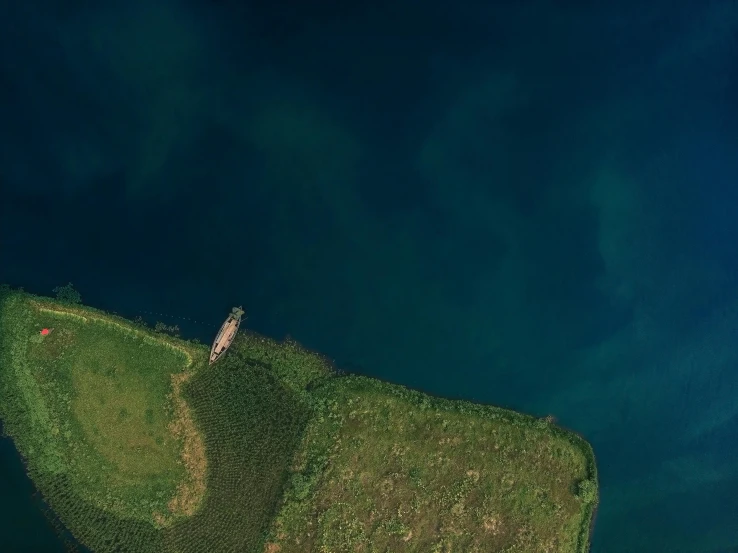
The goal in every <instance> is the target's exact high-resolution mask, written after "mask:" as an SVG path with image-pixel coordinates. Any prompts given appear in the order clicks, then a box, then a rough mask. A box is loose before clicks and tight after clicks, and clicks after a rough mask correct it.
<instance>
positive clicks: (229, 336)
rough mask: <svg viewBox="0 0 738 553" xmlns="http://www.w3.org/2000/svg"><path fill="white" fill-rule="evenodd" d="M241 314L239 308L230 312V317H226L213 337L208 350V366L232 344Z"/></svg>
mask: <svg viewBox="0 0 738 553" xmlns="http://www.w3.org/2000/svg"><path fill="white" fill-rule="evenodd" d="M243 314H244V311H243V309H242V308H241V307H234V308H233V309H232V310H231V313H230V315H228V318H227V319H226V320H225V322H224V323H223V325H222V326H221V327H220V330H219V331H218V334H217V335H216V336H215V340H214V341H213V347H212V348H210V363H209V364H210V365H212V364H213V363H215V362H216V361H217V360H218V359H219V358H220V356H221V355H223V354H224V353H225V351H226V350H227V349H228V347H229V346H230V345H231V343H232V342H233V339H234V338H235V337H236V333H237V332H238V327H239V326H240V324H241V316H242V315H243Z"/></svg>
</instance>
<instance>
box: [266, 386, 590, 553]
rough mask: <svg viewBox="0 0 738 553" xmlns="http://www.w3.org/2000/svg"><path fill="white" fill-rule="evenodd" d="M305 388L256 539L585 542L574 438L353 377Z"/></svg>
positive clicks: (308, 546)
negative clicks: (301, 435) (289, 449)
mask: <svg viewBox="0 0 738 553" xmlns="http://www.w3.org/2000/svg"><path fill="white" fill-rule="evenodd" d="M314 393H315V394H316V397H320V398H322V405H323V407H322V412H321V414H320V415H318V416H317V417H316V418H315V419H313V421H312V423H311V425H310V427H309V430H308V432H307V433H306V435H305V440H304V443H303V447H302V449H301V451H300V454H299V455H298V457H297V458H296V461H295V463H294V465H293V467H292V468H293V475H292V479H291V486H290V488H289V489H288V491H287V494H286V495H285V503H284V504H283V506H282V510H281V512H280V514H279V516H278V518H277V520H276V522H275V525H274V526H273V528H272V535H271V541H270V545H269V546H268V551H271V552H277V551H280V552H282V553H293V552H294V553H297V552H305V551H315V552H321V553H327V552H331V553H341V552H346V553H349V552H351V553H357V552H366V553H369V552H376V553H388V552H394V553H399V552H404V551H407V552H424V553H426V552H427V553H442V552H443V553H451V552H463V553H476V552H479V553H482V552H485V553H486V552H508V553H512V552H526V553H529V552H541V553H554V552H557V553H558V552H567V553H578V552H582V551H586V548H587V545H588V530H589V524H590V519H591V516H592V509H593V507H594V503H595V500H596V484H595V481H594V478H595V476H594V464H593V461H594V460H593V457H592V454H591V449H590V448H589V446H588V445H587V444H586V442H584V441H583V440H580V439H578V438H576V437H575V436H573V435H571V434H569V433H566V432H564V431H561V430H560V429H556V428H555V427H554V426H553V425H551V424H549V423H548V422H546V421H543V420H535V419H532V418H531V417H525V416H522V415H517V414H515V413H511V412H510V411H505V410H502V409H495V408H492V407H482V406H475V405H472V404H465V403H462V402H456V401H448V400H441V399H436V398H429V397H428V396H424V395H422V394H418V393H415V392H411V391H409V390H406V389H404V388H401V387H399V386H393V385H390V384H386V383H382V382H379V381H375V380H371V379H367V378H363V377H347V378H339V379H334V380H333V381H331V382H329V383H327V384H326V385H324V386H323V387H322V388H321V389H320V390H317V391H315V392H314ZM582 482H588V483H585V484H583V485H582V484H580V483H582Z"/></svg>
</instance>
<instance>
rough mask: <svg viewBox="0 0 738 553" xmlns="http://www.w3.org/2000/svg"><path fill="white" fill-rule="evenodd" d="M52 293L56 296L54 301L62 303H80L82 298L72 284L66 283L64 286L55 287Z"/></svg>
mask: <svg viewBox="0 0 738 553" xmlns="http://www.w3.org/2000/svg"><path fill="white" fill-rule="evenodd" d="M53 292H54V293H55V294H56V299H58V300H59V301H60V302H62V303H81V302H82V296H80V294H79V292H77V290H75V289H74V287H73V286H72V283H71V282H70V283H68V284H66V285H64V286H57V287H56V288H54V290H53Z"/></svg>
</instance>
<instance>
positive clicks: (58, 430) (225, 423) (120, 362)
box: [0, 287, 598, 553]
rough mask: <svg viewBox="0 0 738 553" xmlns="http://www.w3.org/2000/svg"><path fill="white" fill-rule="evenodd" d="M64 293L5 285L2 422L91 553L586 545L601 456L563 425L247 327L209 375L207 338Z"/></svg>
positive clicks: (578, 550)
mask: <svg viewBox="0 0 738 553" xmlns="http://www.w3.org/2000/svg"><path fill="white" fill-rule="evenodd" d="M63 299H67V301H57V300H51V299H49V298H42V297H38V296H32V295H30V294H26V293H23V292H20V291H15V290H11V289H9V288H7V287H6V288H0V417H1V418H2V419H3V421H4V423H5V431H6V432H7V433H8V434H9V435H10V436H11V437H13V439H14V441H15V443H16V445H17V447H18V450H19V451H20V452H21V454H22V455H23V456H24V458H25V460H26V462H27V467H28V470H29V474H30V475H31V477H32V479H33V480H34V483H35V484H36V486H37V487H38V489H39V491H40V492H41V493H42V494H43V496H44V497H45V499H46V501H47V502H48V503H49V505H50V506H51V507H52V508H53V510H54V512H55V513H56V515H57V516H58V517H59V520H60V521H61V522H62V523H63V524H64V525H65V526H66V527H67V528H68V529H69V530H70V531H71V532H72V533H73V534H74V535H75V536H76V537H77V538H78V539H79V541H80V542H81V543H84V544H85V545H87V546H88V547H89V548H90V549H92V550H93V551H101V552H102V551H121V552H129V551H130V552H131V553H134V552H135V553H142V552H148V551H152V552H154V551H156V552H157V553H158V552H164V553H166V552H172V553H174V552H183V553H189V552H193V553H194V552H198V553H199V552H203V551H209V552H220V551H223V552H230V551H255V552H267V553H277V552H282V553H292V552H294V553H297V552H301V553H305V552H311V551H313V552H316V553H327V552H337V553H339V552H352V553H353V552H359V553H361V552H366V553H372V552H376V553H386V552H403V551H406V552H435V553H451V552H463V553H474V552H494V551H499V552H503V551H504V552H508V553H512V552H548V553H553V552H567V553H569V552H571V553H584V552H586V551H587V549H588V546H589V529H590V526H591V523H592V519H593V516H594V510H595V508H596V505H597V498H598V491H597V477H596V467H595V462H594V456H593V453H592V449H591V447H590V446H589V444H588V443H587V442H586V441H584V440H583V439H582V438H581V437H579V436H578V435H576V434H574V433H572V432H569V431H567V430H564V429H561V428H559V427H557V426H556V425H555V424H554V423H553V422H552V421H551V420H549V419H537V418H534V417H530V416H527V415H522V414H519V413H515V412H512V411H509V410H504V409H500V408H496V407H491V406H483V405H477V404H472V403H469V402H465V401H451V400H447V399H442V398H435V397H431V396H428V395H426V394H422V393H419V392H415V391H412V390H408V389H407V388H404V387H402V386H398V385H394V384H389V383H385V382H381V381H378V380H375V379H370V378H366V377H362V376H357V375H339V374H338V373H337V372H336V371H335V370H334V369H333V368H332V367H331V364H330V363H329V362H328V361H327V360H326V359H325V358H323V357H321V356H319V355H317V354H315V353H312V352H309V351H306V350H305V349H304V348H302V347H301V346H300V345H299V344H297V343H295V342H292V341H285V342H282V343H278V342H275V341H273V340H270V339H267V338H265V337H262V336H258V335H256V334H252V333H248V332H241V333H240V334H239V336H238V337H237V339H236V341H235V342H234V344H233V346H232V347H231V349H230V350H229V352H228V353H227V355H226V356H225V358H223V359H222V360H220V361H218V362H217V363H216V364H215V365H213V366H208V365H207V353H208V349H207V347H206V346H205V345H203V344H199V343H197V342H195V341H185V340H181V339H179V338H177V337H174V336H170V335H168V334H166V333H162V332H156V331H155V330H153V329H151V328H148V327H146V326H145V325H142V324H136V323H132V322H130V321H127V320H125V319H122V318H120V317H117V316H115V315H111V314H109V313H105V312H102V311H99V310H96V309H93V308H90V307H85V306H82V305H81V304H79V303H76V302H75V301H69V296H68V297H66V298H63ZM72 300H74V298H73V296H72ZM43 328H53V331H52V332H50V333H49V334H48V335H45V336H44V335H41V333H40V330H41V329H43ZM162 328H163V327H162Z"/></svg>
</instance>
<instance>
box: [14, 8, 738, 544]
mask: <svg viewBox="0 0 738 553" xmlns="http://www.w3.org/2000/svg"><path fill="white" fill-rule="evenodd" d="M153 4H154V7H152V3H150V2H143V1H139V0H135V1H127V2H108V3H105V6H104V7H98V6H97V5H96V4H93V3H87V2H65V3H64V6H63V7H61V4H58V3H53V2H45V1H39V0H31V1H28V2H21V3H5V4H4V5H3V6H2V7H0V99H1V100H2V101H0V121H2V125H0V191H1V192H0V282H3V281H4V282H8V283H10V284H13V285H16V286H24V287H26V289H28V290H30V291H32V292H35V293H41V294H50V293H51V290H52V288H54V287H55V286H58V285H61V284H65V283H67V282H69V281H71V282H73V283H74V284H75V286H76V287H77V288H78V289H79V291H80V292H81V293H82V297H83V300H84V301H85V303H88V304H91V305H94V306H96V307H100V308H103V309H108V310H113V311H117V312H118V313H120V314H121V315H124V316H129V317H134V316H136V315H138V314H140V313H142V312H144V311H151V312H162V313H167V314H170V315H171V316H172V317H171V318H170V319H163V320H164V322H167V323H168V324H172V323H177V322H180V320H179V319H175V318H174V317H175V316H178V317H189V318H192V319H196V320H197V321H201V322H202V323H203V324H197V323H189V322H180V325H181V326H182V327H183V330H184V331H185V333H186V334H188V335H189V336H199V337H201V338H202V339H204V340H208V339H209V337H210V335H211V333H212V327H214V326H217V325H218V324H219V322H220V321H221V320H222V318H223V314H224V313H227V312H228V310H229V309H230V307H231V306H233V305H237V304H243V305H244V306H245V307H246V308H247V311H248V315H249V319H248V323H247V324H248V326H249V327H250V328H251V329H253V330H256V331H258V332H262V333H264V334H267V335H269V336H273V337H278V338H280V337H283V336H285V335H286V334H290V335H292V336H293V337H295V338H296V339H298V340H299V341H301V342H302V343H304V344H305V345H307V346H308V347H311V348H314V349H318V350H320V351H322V352H324V353H326V354H327V355H329V356H330V357H333V358H335V359H336V360H337V361H338V362H339V364H340V363H343V364H345V365H348V366H351V367H352V370H359V371H360V372H363V373H365V374H368V375H370V376H375V377H378V378H382V379H387V380H390V381H393V382H399V383H402V384H405V385H408V386H411V387H414V388H418V389H421V390H424V391H428V392H431V393H434V394H439V395H444V396H449V397H463V398H467V399H471V400H475V401H480V402H486V403H493V404H497V405H503V406H507V407H511V408H515V409H519V410H523V411H526V412H529V413H532V414H536V415H545V414H553V415H555V416H556V417H557V418H558V419H559V421H560V423H561V424H563V425H564V426H567V427H569V428H572V429H574V430H576V431H578V432H580V433H582V434H583V435H584V436H585V437H586V438H587V439H588V440H590V441H591V443H592V444H593V445H594V448H595V452H596V454H597V458H598V462H599V469H600V477H601V486H602V502H601V506H600V509H599V513H598V518H597V524H596V529H595V533H594V544H593V552H595V553H621V552H623V553H625V552H636V553H637V552H653V551H669V552H674V553H679V552H689V553H729V552H731V551H732V552H734V551H735V550H736V548H738V522H736V521H738V500H736V498H737V497H738V464H737V463H736V462H735V459H736V455H738V446H737V445H736V444H738V402H737V400H736V398H737V397H738V348H736V347H735V344H736V342H737V339H738V295H736V290H738V254H737V253H736V251H737V250H736V247H735V244H736V243H737V240H736V239H738V223H737V222H736V221H738V218H737V217H736V205H738V187H736V183H737V182H738V65H737V64H736V63H735V59H738V58H737V55H738V34H737V33H738V5H736V3H735V1H733V0H722V1H720V0H718V1H700V2H697V1H693V2H677V3H668V4H667V3H665V2H651V3H646V4H644V3H643V2H638V3H636V2H617V3H610V4H611V5H610V6H609V7H603V6H599V5H597V3H587V2H557V3H550V2H549V3H545V2H537V3H532V4H531V3H527V4H526V3H519V2H498V3H492V2H469V1H463V0H462V1H461V2H455V3H453V4H452V5H449V4H448V3H440V2H439V3H432V2H431V3H428V2H426V3H424V4H423V6H422V8H421V7H420V6H419V5H418V4H417V3H410V2H372V3H367V4H366V5H365V6H361V5H357V4H355V3H346V2H330V1H327V0H323V1H320V2H311V1H309V0H306V1H303V2H294V3H285V2H281V3H274V2H261V3H259V4H251V5H244V4H242V3H237V2H228V1H223V2H210V3H206V2H198V1H195V0H191V1H182V2H174V1H169V2H157V3H153ZM600 4H601V3H600ZM3 447H6V448H7V445H4V446H3ZM4 451H5V450H4ZM3 459H7V461H4V462H5V463H14V462H15V461H13V456H12V455H9V454H7V453H4V456H3ZM14 467H15V468H13V467H10V468H7V469H5V468H4V470H3V473H5V472H6V471H7V472H8V473H9V474H13V475H14V476H13V477H12V478H13V479H19V478H21V477H20V476H19V474H20V472H19V468H18V467H19V465H18V464H17V463H16V464H15V465H14ZM29 497H30V496H29V491H28V489H26V488H24V489H20V490H15V489H11V490H10V491H8V492H7V493H5V494H3V495H2V497H0V502H2V513H5V515H4V516H2V517H0V530H2V534H3V536H12V540H14V541H11V543H13V544H15V545H14V547H16V549H15V551H24V549H23V547H27V548H30V550H32V551H37V550H38V551H45V550H48V551H54V550H55V549H54V548H53V546H48V549H39V548H40V547H41V545H39V548H37V549H33V547H34V544H35V542H34V540H37V539H41V538H40V537H39V536H41V535H42V532H43V531H44V530H42V528H43V527H44V522H43V519H42V518H39V517H38V516H37V515H34V514H32V511H33V509H32V508H31V505H32V500H31V499H29ZM17 517H21V518H22V519H23V521H25V522H24V524H23V525H21V524H19V523H18V522H17V520H18V518H17ZM43 547H47V546H45V545H44V546H43ZM56 550H58V548H57V549H56Z"/></svg>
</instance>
